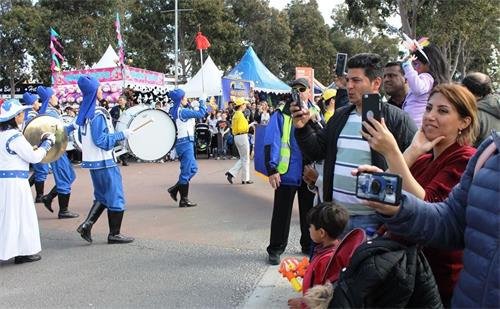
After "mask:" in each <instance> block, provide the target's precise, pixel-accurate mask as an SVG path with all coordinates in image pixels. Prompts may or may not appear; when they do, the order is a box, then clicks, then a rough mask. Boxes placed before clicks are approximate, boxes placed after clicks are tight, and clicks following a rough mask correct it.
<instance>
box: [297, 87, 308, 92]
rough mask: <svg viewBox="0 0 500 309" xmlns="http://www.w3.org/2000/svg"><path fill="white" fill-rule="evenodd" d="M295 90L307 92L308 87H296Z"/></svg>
mask: <svg viewBox="0 0 500 309" xmlns="http://www.w3.org/2000/svg"><path fill="white" fill-rule="evenodd" d="M294 89H295V90H298V91H299V92H305V91H306V90H307V88H305V87H300V88H294Z"/></svg>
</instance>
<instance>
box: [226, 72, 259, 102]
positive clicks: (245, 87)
mask: <svg viewBox="0 0 500 309" xmlns="http://www.w3.org/2000/svg"><path fill="white" fill-rule="evenodd" d="M253 87H254V86H253V82H251V81H248V80H241V79H232V78H226V77H223V78H222V104H223V107H226V106H227V102H229V101H231V97H243V98H245V99H250V97H251V96H252V95H253Z"/></svg>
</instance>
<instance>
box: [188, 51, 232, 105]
mask: <svg viewBox="0 0 500 309" xmlns="http://www.w3.org/2000/svg"><path fill="white" fill-rule="evenodd" d="M202 72H203V76H202ZM222 75H223V72H222V71H221V70H219V68H218V67H217V66H216V65H215V63H214V61H213V60H212V58H210V56H208V58H207V60H205V63H204V64H203V66H202V67H201V69H200V70H199V71H198V73H196V75H195V76H193V78H191V79H190V80H189V81H188V82H187V83H186V84H184V85H180V86H179V88H181V89H182V90H184V91H185V92H186V97H187V98H199V97H201V96H203V95H207V96H220V95H222V81H221V78H222Z"/></svg>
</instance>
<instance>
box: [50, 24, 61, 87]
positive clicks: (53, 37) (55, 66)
mask: <svg viewBox="0 0 500 309" xmlns="http://www.w3.org/2000/svg"><path fill="white" fill-rule="evenodd" d="M60 37H61V36H60V35H59V34H58V33H57V32H56V31H55V30H54V29H52V28H50V55H51V58H52V59H51V63H50V69H51V71H52V73H54V72H59V71H61V62H64V57H63V56H62V55H61V53H60V52H58V51H57V49H56V46H55V45H57V46H58V47H59V48H61V49H62V45H61V43H59V41H58V40H57V38H60ZM52 84H54V78H53V77H52Z"/></svg>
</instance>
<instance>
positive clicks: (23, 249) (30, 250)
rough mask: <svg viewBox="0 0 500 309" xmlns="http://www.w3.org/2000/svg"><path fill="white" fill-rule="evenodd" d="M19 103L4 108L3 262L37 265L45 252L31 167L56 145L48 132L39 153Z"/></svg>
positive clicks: (0, 178) (0, 115)
mask: <svg viewBox="0 0 500 309" xmlns="http://www.w3.org/2000/svg"><path fill="white" fill-rule="evenodd" d="M30 108H31V106H22V105H21V103H19V101H17V100H7V101H5V102H4V103H2V104H1V106H0V260H9V259H11V258H12V257H14V263H16V264H21V263H26V262H35V261H38V260H40V259H41V256H40V255H38V254H37V253H38V252H40V251H41V250H42V248H41V244H40V231H39V229H38V219H37V216H36V211H35V204H34V203H33V196H32V195H31V190H30V187H29V183H28V176H29V164H30V163H37V162H40V161H41V160H42V159H43V158H44V157H45V155H46V154H47V152H48V151H49V150H50V148H51V147H52V145H54V142H55V136H54V134H52V133H45V134H44V135H43V137H42V142H41V144H40V145H39V147H38V149H37V150H33V146H31V145H30V143H28V141H27V140H26V138H25V137H24V136H23V135H22V133H21V132H20V131H19V127H20V126H21V125H22V124H23V121H24V111H26V110H28V109H30Z"/></svg>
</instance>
